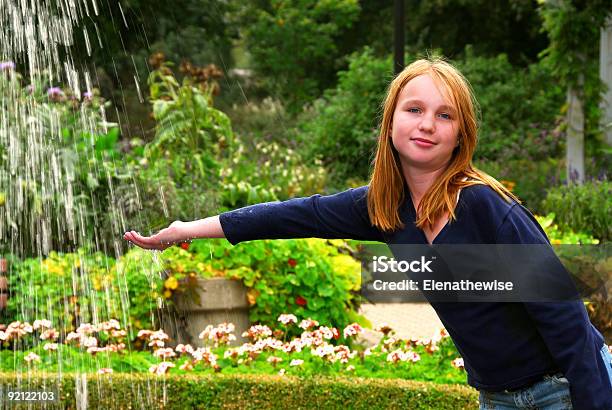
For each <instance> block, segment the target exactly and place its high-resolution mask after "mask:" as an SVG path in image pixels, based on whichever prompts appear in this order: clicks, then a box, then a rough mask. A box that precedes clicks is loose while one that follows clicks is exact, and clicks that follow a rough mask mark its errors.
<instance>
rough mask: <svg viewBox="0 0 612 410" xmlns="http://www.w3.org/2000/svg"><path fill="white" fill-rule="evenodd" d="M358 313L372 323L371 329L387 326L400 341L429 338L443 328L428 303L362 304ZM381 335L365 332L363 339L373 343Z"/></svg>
mask: <svg viewBox="0 0 612 410" xmlns="http://www.w3.org/2000/svg"><path fill="white" fill-rule="evenodd" d="M359 313H361V314H362V315H364V316H365V317H366V318H368V320H370V322H372V329H375V328H376V327H378V326H380V325H383V324H386V325H389V326H390V327H391V328H392V329H393V330H395V332H396V335H395V337H398V338H401V339H407V338H410V337H418V338H430V337H432V336H433V335H434V334H436V333H437V332H438V331H439V330H440V329H441V328H443V327H444V326H443V325H442V322H440V319H439V318H438V315H437V314H436V311H435V310H434V309H433V308H432V307H431V305H430V304H429V303H377V304H371V303H364V304H362V305H361V308H360V309H359ZM381 335H382V334H381V333H379V332H374V331H370V330H367V332H366V334H365V335H364V336H365V337H364V338H365V339H366V340H369V341H370V342H371V343H374V342H375V340H377V339H378V338H380V336H381Z"/></svg>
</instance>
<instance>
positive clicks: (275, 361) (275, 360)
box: [267, 356, 283, 364]
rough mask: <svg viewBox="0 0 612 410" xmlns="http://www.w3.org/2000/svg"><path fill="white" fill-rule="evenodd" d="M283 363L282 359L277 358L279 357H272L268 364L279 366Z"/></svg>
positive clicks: (269, 358)
mask: <svg viewBox="0 0 612 410" xmlns="http://www.w3.org/2000/svg"><path fill="white" fill-rule="evenodd" d="M282 361H283V358H282V357H277V356H270V357H268V360H267V362H268V363H272V364H277V363H280V362H282Z"/></svg>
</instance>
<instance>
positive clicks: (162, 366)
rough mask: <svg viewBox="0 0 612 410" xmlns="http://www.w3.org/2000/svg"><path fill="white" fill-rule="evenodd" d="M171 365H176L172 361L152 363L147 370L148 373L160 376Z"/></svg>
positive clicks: (166, 371)
mask: <svg viewBox="0 0 612 410" xmlns="http://www.w3.org/2000/svg"><path fill="white" fill-rule="evenodd" d="M171 367H176V365H175V364H174V363H171V362H161V363H160V364H158V365H153V366H151V367H149V372H150V373H154V374H156V375H158V376H160V375H162V374H166V373H168V370H169V369H170V368H171Z"/></svg>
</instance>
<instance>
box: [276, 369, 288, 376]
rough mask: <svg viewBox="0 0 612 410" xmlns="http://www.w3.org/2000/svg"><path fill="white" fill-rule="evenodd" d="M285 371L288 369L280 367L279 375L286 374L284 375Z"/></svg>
mask: <svg viewBox="0 0 612 410" xmlns="http://www.w3.org/2000/svg"><path fill="white" fill-rule="evenodd" d="M285 372H286V370H285V369H280V370H279V371H278V375H279V376H284V375H285Z"/></svg>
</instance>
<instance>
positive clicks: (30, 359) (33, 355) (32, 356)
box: [23, 352, 40, 363]
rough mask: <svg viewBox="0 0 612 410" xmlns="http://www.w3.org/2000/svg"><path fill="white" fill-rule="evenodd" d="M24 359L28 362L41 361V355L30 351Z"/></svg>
mask: <svg viewBox="0 0 612 410" xmlns="http://www.w3.org/2000/svg"><path fill="white" fill-rule="evenodd" d="M23 360H25V361H26V362H28V363H30V362H40V356H39V355H37V354H36V353H34V352H30V353H28V355H27V356H26V357H24V358H23Z"/></svg>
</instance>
